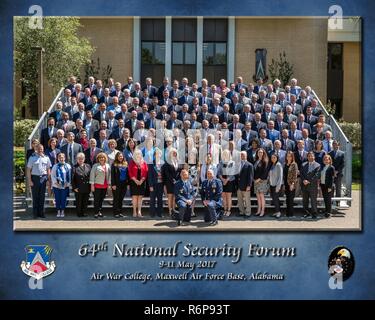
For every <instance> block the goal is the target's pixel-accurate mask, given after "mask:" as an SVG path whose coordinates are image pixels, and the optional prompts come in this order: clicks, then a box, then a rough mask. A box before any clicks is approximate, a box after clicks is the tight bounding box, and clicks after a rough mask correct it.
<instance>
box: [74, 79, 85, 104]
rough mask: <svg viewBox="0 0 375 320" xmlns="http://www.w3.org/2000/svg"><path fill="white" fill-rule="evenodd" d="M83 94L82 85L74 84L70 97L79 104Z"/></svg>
mask: <svg viewBox="0 0 375 320" xmlns="http://www.w3.org/2000/svg"><path fill="white" fill-rule="evenodd" d="M83 96H84V93H83V92H82V85H81V84H80V83H76V84H75V86H74V92H73V93H72V97H76V98H77V102H80V101H81V99H83Z"/></svg>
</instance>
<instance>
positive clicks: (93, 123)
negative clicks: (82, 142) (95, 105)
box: [83, 119, 100, 139]
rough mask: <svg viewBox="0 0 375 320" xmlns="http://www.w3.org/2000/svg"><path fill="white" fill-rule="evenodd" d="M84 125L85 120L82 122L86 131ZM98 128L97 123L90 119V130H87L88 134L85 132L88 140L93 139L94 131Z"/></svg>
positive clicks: (85, 123)
mask: <svg viewBox="0 0 375 320" xmlns="http://www.w3.org/2000/svg"><path fill="white" fill-rule="evenodd" d="M86 125H87V120H84V121H83V126H84V127H85V129H87V128H86ZM99 128H100V125H99V121H98V120H95V119H92V120H91V126H90V130H89V132H87V135H88V136H89V138H90V139H91V138H93V137H94V133H95V132H96V131H98V130H99Z"/></svg>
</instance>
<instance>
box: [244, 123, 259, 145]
mask: <svg viewBox="0 0 375 320" xmlns="http://www.w3.org/2000/svg"><path fill="white" fill-rule="evenodd" d="M257 138H258V132H256V131H254V130H251V123H250V122H246V123H245V127H244V129H243V131H242V139H243V140H245V141H246V142H247V146H246V147H247V148H248V147H250V145H251V142H252V141H253V140H254V139H257Z"/></svg>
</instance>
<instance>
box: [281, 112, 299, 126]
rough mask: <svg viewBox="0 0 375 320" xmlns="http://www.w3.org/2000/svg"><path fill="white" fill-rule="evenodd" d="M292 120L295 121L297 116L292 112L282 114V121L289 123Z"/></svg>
mask: <svg viewBox="0 0 375 320" xmlns="http://www.w3.org/2000/svg"><path fill="white" fill-rule="evenodd" d="M292 121H297V116H296V115H294V114H292V113H291V114H290V115H287V114H285V115H284V122H287V123H288V124H289V123H291V122H292Z"/></svg>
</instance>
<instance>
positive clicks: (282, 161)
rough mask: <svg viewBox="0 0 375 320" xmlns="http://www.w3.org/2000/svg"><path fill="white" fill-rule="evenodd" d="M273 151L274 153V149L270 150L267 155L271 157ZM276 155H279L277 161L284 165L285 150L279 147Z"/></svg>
mask: <svg viewBox="0 0 375 320" xmlns="http://www.w3.org/2000/svg"><path fill="white" fill-rule="evenodd" d="M275 153H276V150H271V151H270V152H269V157H270V158H271V156H272V155H273V154H275ZM278 156H279V162H280V163H281V165H282V166H284V164H285V158H286V151H285V150H283V149H280V150H279V152H278Z"/></svg>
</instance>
